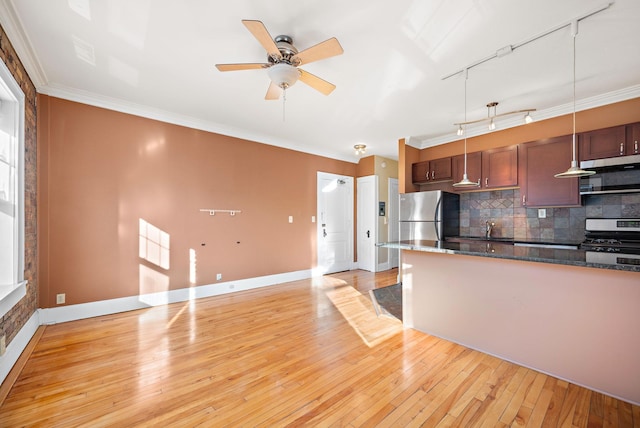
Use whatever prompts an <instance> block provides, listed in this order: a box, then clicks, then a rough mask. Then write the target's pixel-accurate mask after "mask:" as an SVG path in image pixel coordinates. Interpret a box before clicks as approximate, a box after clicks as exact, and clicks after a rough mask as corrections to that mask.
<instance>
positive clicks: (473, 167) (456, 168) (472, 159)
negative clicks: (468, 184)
mask: <svg viewBox="0 0 640 428" xmlns="http://www.w3.org/2000/svg"><path fill="white" fill-rule="evenodd" d="M451 160H452V164H453V182H454V183H458V182H460V181H461V180H462V177H463V175H464V154H462V155H457V156H454V157H453V158H451ZM481 177H482V152H474V153H468V154H467V178H469V180H470V181H473V182H474V183H479V182H480V179H481ZM466 190H469V189H466Z"/></svg>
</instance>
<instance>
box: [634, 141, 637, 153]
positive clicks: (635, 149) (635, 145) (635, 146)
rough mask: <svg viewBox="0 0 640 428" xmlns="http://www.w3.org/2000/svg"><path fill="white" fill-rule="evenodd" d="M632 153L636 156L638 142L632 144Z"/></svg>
mask: <svg viewBox="0 0 640 428" xmlns="http://www.w3.org/2000/svg"><path fill="white" fill-rule="evenodd" d="M633 151H634V153H635V154H638V140H636V141H634V142H633Z"/></svg>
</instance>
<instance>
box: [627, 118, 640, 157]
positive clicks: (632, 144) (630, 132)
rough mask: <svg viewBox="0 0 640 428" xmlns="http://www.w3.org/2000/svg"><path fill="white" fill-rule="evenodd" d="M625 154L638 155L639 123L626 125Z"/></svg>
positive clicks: (639, 149) (639, 147)
mask: <svg viewBox="0 0 640 428" xmlns="http://www.w3.org/2000/svg"><path fill="white" fill-rule="evenodd" d="M626 128H627V154H628V155H637V154H640V123H632V124H631V125H627V127H626Z"/></svg>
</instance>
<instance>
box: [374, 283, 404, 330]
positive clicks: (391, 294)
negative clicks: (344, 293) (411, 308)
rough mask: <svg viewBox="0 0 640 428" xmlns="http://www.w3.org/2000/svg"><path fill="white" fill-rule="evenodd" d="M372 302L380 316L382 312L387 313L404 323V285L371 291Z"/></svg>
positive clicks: (399, 284)
mask: <svg viewBox="0 0 640 428" xmlns="http://www.w3.org/2000/svg"><path fill="white" fill-rule="evenodd" d="M369 293H370V294H371V300H372V301H373V304H374V306H375V308H376V312H377V313H378V315H379V314H380V312H381V311H385V312H387V313H388V314H389V315H392V316H394V317H396V318H398V319H399V320H400V321H402V284H401V283H398V284H394V285H389V286H388V287H382V288H376V289H373V290H370V291H369Z"/></svg>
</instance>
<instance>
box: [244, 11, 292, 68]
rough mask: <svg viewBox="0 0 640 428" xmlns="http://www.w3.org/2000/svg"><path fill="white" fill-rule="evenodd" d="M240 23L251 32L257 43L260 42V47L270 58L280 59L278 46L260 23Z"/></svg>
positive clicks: (248, 21)
mask: <svg viewBox="0 0 640 428" xmlns="http://www.w3.org/2000/svg"><path fill="white" fill-rule="evenodd" d="M242 23H243V24H244V26H245V27H247V29H248V30H249V31H251V34H253V37H255V38H256V39H257V40H258V42H260V44H261V45H262V47H263V48H264V49H265V50H266V51H267V53H268V54H269V55H270V56H272V57H275V58H278V59H281V58H282V54H281V53H280V50H279V49H278V46H276V42H274V41H273V37H271V34H269V32H268V31H267V28H266V27H265V26H264V24H263V23H262V21H254V20H250V19H243V20H242Z"/></svg>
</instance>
